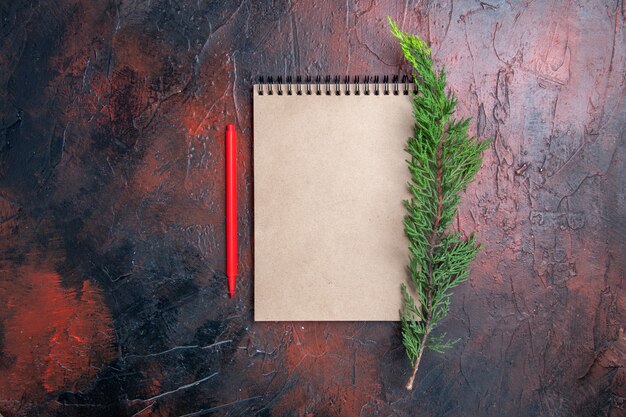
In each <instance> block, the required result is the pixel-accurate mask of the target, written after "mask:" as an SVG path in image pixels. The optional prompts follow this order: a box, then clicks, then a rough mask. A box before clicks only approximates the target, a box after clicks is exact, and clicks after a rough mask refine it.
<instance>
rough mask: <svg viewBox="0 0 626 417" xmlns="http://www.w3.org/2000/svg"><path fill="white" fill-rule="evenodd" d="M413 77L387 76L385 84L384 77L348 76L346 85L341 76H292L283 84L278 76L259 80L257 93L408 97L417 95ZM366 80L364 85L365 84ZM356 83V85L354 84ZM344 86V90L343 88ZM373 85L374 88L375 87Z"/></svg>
mask: <svg viewBox="0 0 626 417" xmlns="http://www.w3.org/2000/svg"><path fill="white" fill-rule="evenodd" d="M409 79H410V78H409V76H408V75H403V76H402V78H400V77H399V76H398V75H393V76H391V78H390V76H389V75H384V76H383V77H382V82H381V81H380V77H379V76H378V75H375V76H373V77H370V76H369V75H366V76H365V77H363V78H361V77H360V76H358V75H356V76H354V77H350V76H345V77H343V82H342V79H341V76H340V75H335V76H330V75H327V76H325V77H322V76H320V75H318V76H316V77H315V80H313V77H311V76H306V77H305V78H304V80H303V78H302V77H301V76H296V77H295V81H294V78H293V77H292V76H288V77H286V78H285V80H284V81H283V77H282V76H278V77H276V78H274V77H267V80H266V79H265V77H259V83H258V85H257V91H256V94H257V95H259V96H262V95H265V94H267V95H270V96H271V95H274V94H277V95H279V96H282V95H285V94H286V95H288V96H291V95H299V96H301V95H307V96H310V95H318V96H321V95H327V96H331V95H336V96H339V95H342V94H343V95H355V96H360V95H366V96H368V95H370V94H373V95H376V96H377V95H381V94H382V95H386V96H387V95H390V94H392V95H396V96H397V95H400V94H403V95H408V94H409V91H413V93H414V94H417V85H416V84H415V83H413V82H409ZM361 80H363V82H361ZM350 81H352V82H350ZM342 84H343V88H342ZM372 85H373V89H372V87H371V86H372Z"/></svg>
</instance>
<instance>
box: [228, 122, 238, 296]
mask: <svg viewBox="0 0 626 417" xmlns="http://www.w3.org/2000/svg"><path fill="white" fill-rule="evenodd" d="M226 276H227V277H228V292H229V294H230V297H231V298H232V297H233V296H234V295H235V280H236V278H237V132H236V131H235V125H232V124H229V125H227V126H226Z"/></svg>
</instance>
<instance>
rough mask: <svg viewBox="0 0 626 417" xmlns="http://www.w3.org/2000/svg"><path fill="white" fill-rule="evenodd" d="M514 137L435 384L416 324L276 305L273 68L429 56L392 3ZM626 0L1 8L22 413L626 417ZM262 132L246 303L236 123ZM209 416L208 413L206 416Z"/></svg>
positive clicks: (7, 239) (246, 177) (7, 238)
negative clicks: (304, 312)
mask: <svg viewBox="0 0 626 417" xmlns="http://www.w3.org/2000/svg"><path fill="white" fill-rule="evenodd" d="M387 15H391V16H392V17H394V18H395V19H396V20H397V21H398V23H399V25H400V26H401V27H402V28H404V29H405V30H408V31H411V32H415V33H418V34H420V35H422V36H423V37H425V38H426V39H427V40H428V41H429V42H430V43H431V44H432V47H433V53H434V57H435V59H436V60H437V61H438V62H439V63H442V64H444V63H445V64H446V66H447V70H448V74H449V77H448V79H449V82H450V86H451V88H452V89H453V90H454V91H455V92H456V94H457V95H458V97H459V113H460V114H461V115H465V116H473V117H474V123H473V125H472V129H473V131H474V132H477V133H478V134H479V135H481V136H489V137H493V138H494V141H493V145H492V147H491V149H490V150H489V151H488V152H487V154H486V156H485V163H484V166H483V169H482V170H481V172H480V173H479V175H478V180H477V182H476V183H475V184H473V185H472V186H471V187H470V189H469V190H468V192H467V194H466V196H465V198H464V201H463V205H462V208H461V210H460V216H459V219H458V222H457V226H459V227H462V228H464V229H466V230H476V231H477V233H478V235H479V239H480V240H481V241H483V242H484V243H485V249H484V250H483V251H482V252H481V254H480V255H479V258H478V259H477V261H476V264H475V266H474V268H473V271H472V274H471V277H470V279H469V281H468V282H467V283H466V284H464V285H462V286H461V287H459V288H458V289H457V291H456V295H455V297H454V299H453V306H452V309H451V314H450V316H449V317H448V318H447V320H446V322H445V325H444V326H443V327H444V328H443V329H442V330H444V331H447V332H448V334H449V335H450V336H451V337H454V338H460V339H461V341H460V342H459V343H458V344H457V345H456V346H455V347H454V348H453V349H451V350H449V351H448V352H446V353H445V355H438V354H434V353H430V352H429V353H427V354H426V355H425V357H424V359H423V361H422V365H421V369H420V371H419V373H418V379H417V385H416V389H415V390H414V391H413V392H411V393H407V392H406V391H405V390H404V383H405V382H406V378H407V375H408V372H409V364H408V361H407V359H406V357H405V355H404V352H403V349H402V347H401V345H400V339H399V330H398V325H397V324H393V323H254V322H253V321H252V300H253V294H252V290H251V288H252V285H251V284H252V279H253V276H252V266H253V263H252V262H253V259H252V242H251V237H252V219H253V217H252V207H251V203H252V191H253V183H252V165H251V150H252V135H251V126H252V120H251V94H252V92H251V83H252V82H253V81H254V80H256V78H257V77H258V76H260V75H266V76H267V75H273V76H278V75H283V76H285V75H290V74H293V75H298V74H301V75H313V76H316V75H318V74H320V75H325V74H331V75H334V74H341V75H343V74H352V75H364V74H372V75H375V74H396V73H405V72H406V71H407V67H406V65H405V64H403V63H402V57H401V54H400V51H399V49H398V46H397V45H396V43H395V41H394V40H393V39H392V37H391V36H390V35H389V33H388V28H387V24H386V16H387ZM625 15H626V6H625V5H624V2H623V1H622V0H619V1H617V2H606V3H605V2H590V1H589V2H585V1H583V2H575V1H560V2H541V1H536V2H505V1H502V2H501V1H493V2H478V1H469V0H465V1H455V2H453V3H452V2H450V3H448V2H441V1H434V2H423V1H420V2H414V1H408V0H407V1H406V2H392V1H361V2H351V1H348V2H308V1H300V2H285V1H275V2H255V1H250V2H244V3H241V4H240V3H235V2H223V3H220V2H207V1H204V0H199V1H195V0H194V1H179V2H175V1H165V0H157V1H154V0H153V1H151V2H145V1H142V2H140V1H133V0H125V1H116V2H105V1H98V2H96V1H89V0H75V1H69V0H58V1H45V2H44V1H39V2H37V1H33V2H26V1H15V2H9V1H6V2H2V3H1V4H0V45H1V49H0V50H1V54H0V98H1V99H0V413H1V414H2V415H3V416H5V417H8V416H131V415H137V416H180V415H186V414H191V415H223V416H226V415H228V416H254V415H256V416H262V417H268V416H313V415H315V416H427V417H428V416H612V417H615V416H621V415H624V414H625V411H624V408H625V407H626V405H625V397H626V370H625V368H624V364H625V360H624V358H625V355H626V337H625V335H624V329H623V328H624V323H625V322H626V320H625V319H626V295H625V292H624V276H625V270H626V258H625V253H626V251H625V244H624V236H625V235H626V223H625V221H624V207H625V204H626V188H625V186H624V184H625V181H624V180H625V176H626V172H625V171H626V164H625V158H626V146H625V142H626V133H625V129H624V126H625V123H624V122H625V120H626V117H625V116H626V115H625V105H624V82H625V81H624V73H625V62H626V32H625V30H624V22H625ZM231 122H232V123H235V124H236V126H237V129H238V132H239V149H238V150H239V156H240V158H239V161H240V165H239V168H240V169H239V172H240V176H239V190H238V191H239V196H240V199H239V208H240V223H239V230H240V255H241V256H240V279H239V281H238V288H237V294H236V297H235V298H234V299H232V300H229V299H228V294H227V288H226V278H225V276H224V268H225V222H224V210H225V206H224V204H225V197H224V169H225V166H224V126H225V125H226V124H227V123H231ZM193 413H196V414H193Z"/></svg>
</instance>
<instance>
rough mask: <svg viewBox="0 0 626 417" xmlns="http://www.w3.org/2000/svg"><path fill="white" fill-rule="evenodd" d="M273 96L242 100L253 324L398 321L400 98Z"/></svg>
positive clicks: (402, 253) (404, 105) (403, 112)
mask: <svg viewBox="0 0 626 417" xmlns="http://www.w3.org/2000/svg"><path fill="white" fill-rule="evenodd" d="M274 87H275V88H274V94H273V95H268V94H267V92H266V93H265V94H264V95H259V94H257V88H258V87H257V86H255V88H254V90H253V91H254V94H253V97H254V99H253V100H254V103H253V108H254V119H253V123H254V318H255V320H256V321H268V320H271V321H296V320H298V321H299V320H315V321H330V320H360V321H362V320H384V321H397V320H399V316H398V310H399V309H400V308H401V305H402V298H401V291H400V284H401V283H402V282H408V272H407V268H406V265H407V261H408V249H407V244H408V241H407V238H406V236H405V234H404V228H403V224H402V219H403V217H404V215H405V209H404V206H403V204H402V200H404V199H406V198H407V197H408V189H407V185H406V183H407V181H408V180H409V178H410V176H409V172H408V169H407V165H406V162H405V161H406V159H407V158H408V154H407V153H406V152H405V151H404V148H405V146H406V140H407V138H408V137H409V136H410V135H411V134H412V130H413V118H412V110H411V101H410V97H409V96H406V95H402V94H400V95H393V94H389V95H383V94H382V90H381V94H380V95H374V94H373V86H371V90H372V92H371V94H370V95H364V94H363V86H361V95H358V96H357V95H354V93H353V94H351V95H345V94H341V95H335V94H334V91H333V94H332V95H330V96H328V95H325V94H324V92H323V93H322V95H321V96H318V95H316V94H315V92H313V94H312V95H306V94H304V91H303V95H296V94H295V91H294V94H293V95H287V94H286V90H287V88H286V86H283V92H284V93H283V95H278V94H276V86H274ZM342 88H344V87H343V86H342ZM333 90H334V89H333ZM352 91H353V92H354V88H352Z"/></svg>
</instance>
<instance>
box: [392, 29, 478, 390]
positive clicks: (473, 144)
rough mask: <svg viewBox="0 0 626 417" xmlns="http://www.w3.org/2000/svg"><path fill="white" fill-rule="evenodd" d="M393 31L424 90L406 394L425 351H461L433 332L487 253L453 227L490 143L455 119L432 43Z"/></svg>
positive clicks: (415, 172) (403, 318) (414, 191)
mask: <svg viewBox="0 0 626 417" xmlns="http://www.w3.org/2000/svg"><path fill="white" fill-rule="evenodd" d="M389 25H390V26H391V33H392V34H393V35H394V36H395V37H396V38H398V39H399V40H400V46H401V48H402V52H403V53H404V57H405V58H406V59H407V61H409V62H410V63H411V65H412V66H413V69H414V74H413V80H414V82H415V83H416V85H417V88H418V93H417V94H414V95H413V96H412V100H413V116H414V118H415V127H414V134H413V137H410V138H409V139H408V141H407V147H406V151H407V152H408V154H409V159H408V160H407V161H406V162H407V164H408V168H409V171H410V173H411V180H410V181H409V183H408V187H409V191H410V192H411V198H410V199H409V200H406V201H404V205H405V207H406V210H407V214H406V216H405V218H404V230H405V232H406V235H407V237H408V239H409V252H410V254H409V265H408V270H409V274H410V278H411V284H412V287H413V288H412V290H413V291H409V289H408V288H407V287H406V285H404V284H403V285H402V293H403V296H404V307H403V310H401V311H400V322H401V327H402V342H403V344H404V347H405V350H406V353H407V355H408V357H409V359H410V361H411V365H412V366H413V373H412V375H411V378H410V379H409V382H408V383H407V389H412V388H413V382H414V380H415V375H416V373H417V369H418V366H419V362H420V360H421V358H422V354H423V352H424V350H425V349H430V350H433V351H435V352H442V351H444V350H445V349H447V348H449V347H451V346H452V345H453V344H454V343H456V341H449V340H446V338H445V334H441V335H434V334H433V331H434V330H435V328H436V327H437V326H438V325H439V323H440V321H441V320H442V319H443V318H444V317H445V316H446V315H447V314H448V311H449V306H450V297H451V296H452V289H453V288H454V287H456V286H457V285H459V284H460V283H462V282H463V281H465V280H466V279H467V275H468V273H469V267H470V264H471V263H472V261H473V260H474V258H475V257H476V253H477V252H478V250H479V249H480V245H479V244H477V243H476V241H475V238H474V236H471V237H469V238H465V237H464V236H463V235H462V234H460V233H456V232H452V231H450V230H449V226H450V224H451V223H452V221H453V219H454V216H455V215H456V211H457V206H458V204H459V201H460V200H461V193H462V192H463V191H465V189H466V187H467V186H468V184H469V183H470V182H472V180H473V179H474V176H475V175H476V173H477V172H478V170H479V169H480V165H481V163H482V155H483V152H484V151H485V149H487V147H489V143H490V142H489V141H488V140H483V141H479V140H477V139H476V137H470V136H469V134H468V132H467V130H468V127H469V124H470V119H459V120H457V119H454V118H453V117H452V116H453V114H454V112H455V109H456V104H457V99H456V97H455V96H454V95H453V94H452V93H448V94H446V91H445V89H446V73H445V69H444V68H442V69H441V70H440V71H438V72H437V71H436V70H435V69H434V67H433V61H432V59H431V52H430V48H429V47H428V45H427V44H426V42H424V41H423V40H422V39H420V38H419V37H418V36H416V35H410V34H408V33H404V32H402V31H401V30H400V29H398V26H397V25H396V24H395V22H394V21H393V20H391V18H389ZM412 292H413V293H414V294H415V296H416V298H414V297H413V296H412V295H411V293H412Z"/></svg>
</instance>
